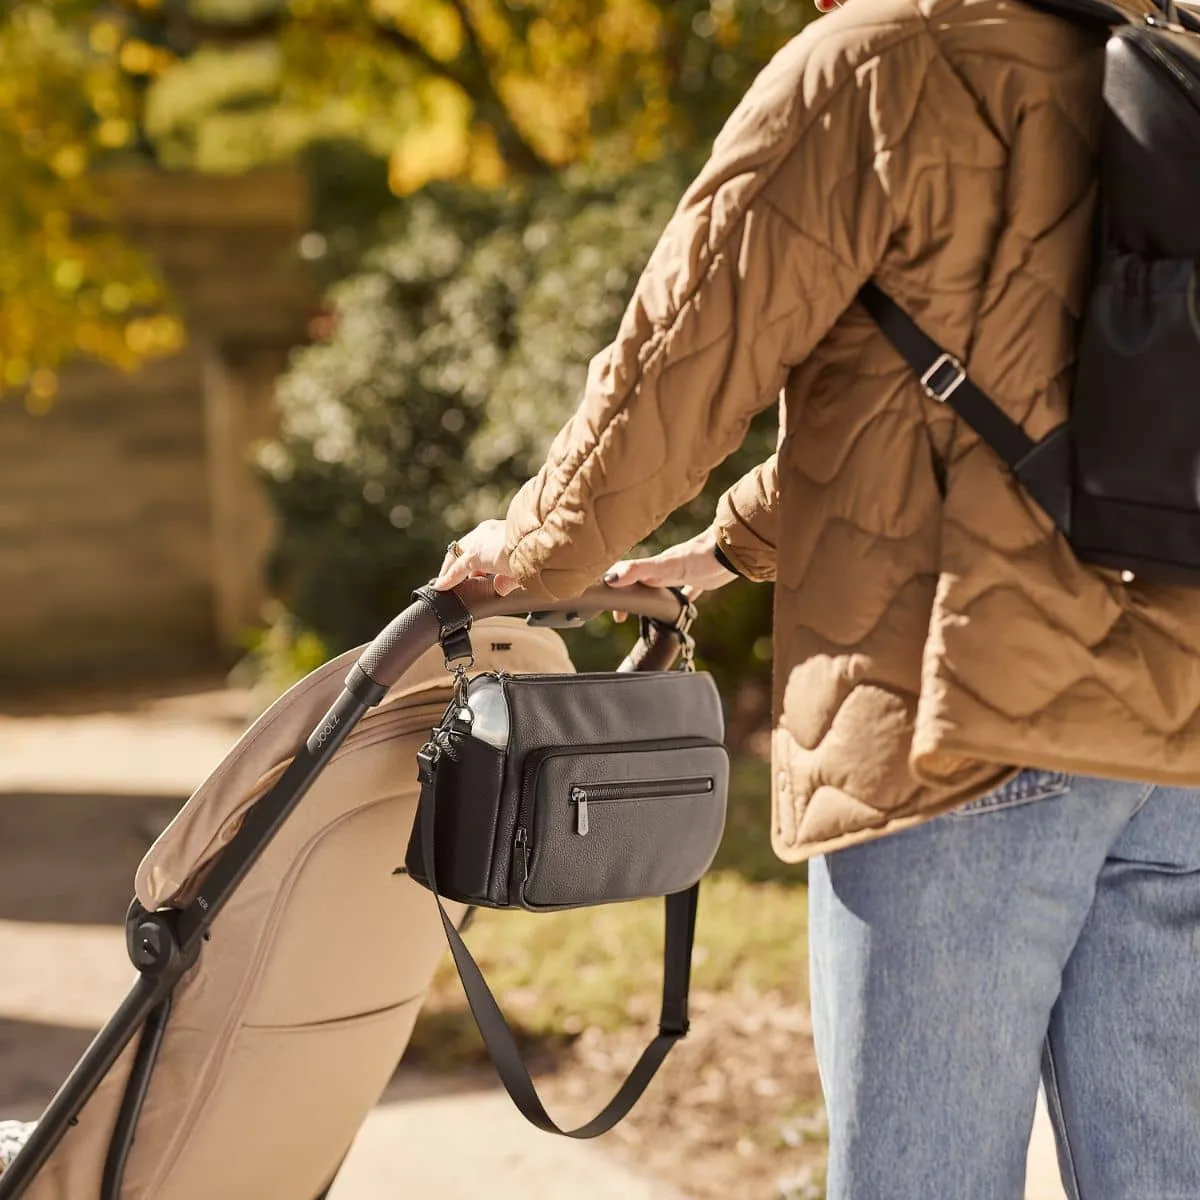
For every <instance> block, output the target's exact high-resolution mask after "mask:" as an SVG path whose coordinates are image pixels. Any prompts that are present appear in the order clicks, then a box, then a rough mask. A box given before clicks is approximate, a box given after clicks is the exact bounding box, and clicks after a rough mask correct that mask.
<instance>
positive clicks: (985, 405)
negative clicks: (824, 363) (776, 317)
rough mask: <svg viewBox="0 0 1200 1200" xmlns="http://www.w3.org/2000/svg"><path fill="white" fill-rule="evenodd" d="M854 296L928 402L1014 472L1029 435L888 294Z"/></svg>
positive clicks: (871, 290)
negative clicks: (957, 420)
mask: <svg viewBox="0 0 1200 1200" xmlns="http://www.w3.org/2000/svg"><path fill="white" fill-rule="evenodd" d="M858 298H859V300H860V301H861V303H862V306H863V307H864V308H865V309H866V310H867V312H869V313H870V314H871V316H872V317H874V318H875V322H876V324H877V325H878V326H879V328H880V329H881V330H882V331H883V334H884V337H886V338H887V340H888V341H889V342H891V343H892V345H893V346H894V347H895V348H896V350H897V352H898V353H899V355H900V357H901V358H903V359H904V361H905V362H906V363H908V365H909V366H910V367H912V369H913V370H914V371H915V372H916V374H917V376H918V377H919V378H920V380H921V387H922V389H923V390H924V392H925V395H927V396H928V397H929V398H930V399H931V400H936V401H937V402H938V403H939V404H949V405H950V407H951V408H952V409H954V411H955V412H956V413H958V415H959V416H960V417H962V419H963V420H964V421H966V423H967V424H968V425H970V426H971V428H972V429H974V430H975V432H976V433H977V434H979V436H980V437H981V438H983V440H984V441H985V442H987V444H988V445H989V446H991V448H992V449H993V450H995V452H996V453H997V454H998V455H1000V457H1001V458H1002V459H1004V461H1005V462H1006V463H1008V465H1009V466H1010V467H1012V468H1013V469H1014V470H1015V469H1016V467H1017V465H1018V464H1019V463H1020V462H1021V460H1022V459H1023V458H1024V457H1025V456H1026V455H1027V454H1028V453H1029V452H1030V451H1031V450H1032V449H1033V447H1034V442H1033V439H1032V438H1031V437H1029V435H1028V434H1026V432H1025V431H1024V430H1023V429H1022V428H1021V427H1020V425H1018V424H1017V423H1016V422H1015V421H1013V420H1011V419H1010V418H1009V417H1008V416H1007V414H1005V413H1004V411H1003V410H1002V409H1000V408H999V407H998V406H997V405H996V404H995V403H994V402H993V401H992V400H990V399H988V397H987V396H985V395H984V394H983V393H982V392H981V391H980V390H979V389H978V388H977V387H976V386H975V385H974V384H973V383H972V382H971V381H970V380H969V379H968V378H967V372H966V368H965V367H964V366H963V365H962V363H960V362H959V361H958V359H957V358H955V357H954V355H953V354H948V353H947V352H946V351H945V350H943V349H942V348H941V346H939V345H938V344H937V342H935V341H934V340H933V339H932V338H930V337H927V336H926V335H925V334H924V333H923V332H922V331H921V329H920V328H919V327H918V325H917V323H916V322H915V321H914V320H913V319H912V318H911V317H910V316H909V315H908V313H906V312H905V311H904V309H902V308H901V307H900V305H898V304H897V303H896V302H895V301H894V300H893V299H892V298H891V297H890V296H888V295H886V294H885V293H884V292H882V291H880V289H879V288H878V286H876V285H875V284H874V283H868V284H867V285H866V286H865V287H864V288H863V289H862V291H861V292H859V294H858Z"/></svg>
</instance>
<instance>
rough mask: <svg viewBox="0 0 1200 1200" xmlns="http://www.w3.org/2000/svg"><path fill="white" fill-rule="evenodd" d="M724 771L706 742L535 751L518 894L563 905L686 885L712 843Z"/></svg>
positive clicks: (717, 750)
mask: <svg viewBox="0 0 1200 1200" xmlns="http://www.w3.org/2000/svg"><path fill="white" fill-rule="evenodd" d="M728 772H729V768H728V758H727V756H726V753H725V748H724V747H723V746H718V745H712V744H702V745H684V746H680V745H669V746H655V747H650V748H644V749H637V748H633V747H627V746H625V747H620V748H619V749H617V748H614V749H612V750H608V751H585V752H580V750H579V749H578V748H570V749H567V748H561V749H551V750H548V751H545V752H543V753H541V754H539V755H538V756H537V760H536V761H535V762H533V763H531V764H530V765H529V768H528V769H527V778H526V786H525V792H526V796H527V797H528V799H529V801H530V803H529V804H528V806H527V811H526V814H525V821H524V826H523V827H524V829H525V830H526V833H525V837H526V839H527V842H528V845H527V847H522V848H521V850H520V852H519V853H518V861H517V870H518V879H519V880H520V882H521V883H522V884H523V886H522V889H521V896H522V902H523V903H524V904H525V905H526V907H529V908H571V907H576V906H581V905H587V904H601V903H605V902H607V901H611V900H632V899H637V898H640V897H644V896H665V895H669V894H671V893H672V892H678V891H683V890H684V889H686V888H689V887H691V885H692V884H693V883H695V882H696V881H697V880H698V879H699V878H700V876H701V875H703V874H704V872H705V871H706V870H707V869H708V866H709V864H710V863H711V862H712V859H713V856H714V855H715V854H716V851H717V846H718V845H719V844H720V840H721V834H722V832H723V830H724V827H725V793H726V789H727V783H728ZM526 849H527V851H528V869H527V870H525V869H524V862H523V859H524V854H525V850H526ZM522 875H523V876H524V878H523V879H521V876H522Z"/></svg>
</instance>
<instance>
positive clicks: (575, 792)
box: [571, 787, 588, 837]
mask: <svg viewBox="0 0 1200 1200" xmlns="http://www.w3.org/2000/svg"><path fill="white" fill-rule="evenodd" d="M571 799H572V800H574V801H575V832H576V833H577V834H579V836H580V837H587V834H588V798H587V792H585V791H584V790H583V788H580V787H577V788H572V789H571Z"/></svg>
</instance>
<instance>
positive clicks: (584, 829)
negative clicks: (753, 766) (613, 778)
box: [571, 775, 715, 837]
mask: <svg viewBox="0 0 1200 1200" xmlns="http://www.w3.org/2000/svg"><path fill="white" fill-rule="evenodd" d="M714 783H715V780H714V779H713V777H712V776H711V775H705V776H694V777H693V778H691V779H642V780H634V781H632V782H630V783H589V784H582V785H581V784H576V785H575V786H574V787H572V788H571V803H572V804H573V805H574V806H575V832H576V833H577V834H578V835H579V836H580V837H587V835H588V834H589V833H590V832H591V819H590V816H589V814H590V812H591V807H592V805H593V804H629V803H632V802H634V801H641V800H665V799H668V798H670V797H674V796H703V795H705V794H707V793H708V792H711V791H712V790H713V784H714Z"/></svg>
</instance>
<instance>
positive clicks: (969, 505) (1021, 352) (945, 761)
mask: <svg viewBox="0 0 1200 1200" xmlns="http://www.w3.org/2000/svg"><path fill="white" fill-rule="evenodd" d="M1101 73H1102V57H1101V46H1100V43H1099V41H1098V40H1097V39H1096V37H1095V36H1094V35H1092V34H1090V33H1085V32H1083V31H1082V30H1080V29H1078V28H1076V27H1074V26H1071V25H1069V24H1067V23H1065V22H1062V21H1059V20H1057V19H1055V18H1052V17H1048V16H1045V15H1043V14H1040V13H1038V12H1035V11H1034V10H1032V9H1030V8H1027V7H1025V6H1023V5H1022V4H1020V3H1017V2H1014V0H850V2H849V3H848V4H847V5H846V7H844V8H843V9H841V10H840V11H838V12H836V13H834V14H833V15H831V16H829V17H826V18H823V19H822V20H820V21H819V22H817V23H816V24H815V25H813V26H810V27H809V28H808V29H807V30H806V31H805V32H804V33H803V34H802V35H801V36H800V37H798V38H796V39H795V40H794V41H793V42H791V43H790V44H789V45H788V46H786V47H785V48H784V49H783V50H782V51H781V52H780V53H779V54H778V55H777V57H776V58H775V59H774V61H773V62H772V63H771V64H770V65H769V66H768V67H767V69H766V70H765V71H764V72H763V74H762V75H761V76H760V77H759V79H758V81H757V82H756V83H755V84H754V86H753V87H752V88H751V90H750V92H749V93H748V94H747V96H746V97H745V99H744V100H743V102H742V103H741V105H740V106H739V107H738V109H737V111H736V112H735V114H734V115H733V117H732V118H731V120H730V122H729V124H728V125H727V127H726V128H725V130H724V131H723V132H722V134H721V135H720V137H719V138H718V140H717V142H716V144H715V147H714V150H713V154H712V157H711V160H710V162H709V163H708V165H707V166H706V167H705V169H704V170H703V171H702V173H701V174H700V176H699V178H698V179H697V180H696V182H695V183H694V184H693V185H692V186H691V188H690V189H689V190H688V192H687V194H686V196H685V197H684V199H683V200H682V202H681V204H680V207H679V209H678V211H677V212H676V214H675V216H674V217H673V218H672V220H671V222H670V224H669V225H668V227H667V230H666V232H665V233H664V235H663V237H662V240H661V241H660V243H659V245H658V247H657V249H656V250H655V252H654V255H653V257H652V259H651V261H650V264H649V266H648V267H647V269H646V272H645V274H644V276H643V277H642V279H641V282H640V284H639V286H638V288H637V291H636V294H635V296H634V298H633V301H632V302H631V304H630V307H629V308H628V310H627V312H626V314H625V317H624V320H623V322H622V325H621V328H620V332H619V333H618V335H617V338H616V340H615V341H614V343H613V344H612V345H611V346H610V347H609V348H608V349H607V350H606V351H604V352H603V353H602V354H600V355H599V356H598V357H597V358H596V360H595V361H594V362H593V364H592V368H591V371H590V373H589V377H588V384H587V388H586V393H585V396H584V399H583V402H582V404H581V406H580V408H579V410H578V412H577V413H576V415H575V416H574V417H573V418H572V420H571V421H570V422H569V423H568V425H567V426H566V428H565V429H563V431H562V432H561V433H560V434H559V436H558V438H557V439H556V441H555V442H554V444H553V446H552V448H551V450H550V454H549V457H548V461H547V462H546V465H545V466H544V468H543V469H542V470H541V472H540V473H539V474H538V476H537V477H536V478H535V479H533V480H531V481H530V482H529V483H528V484H527V485H526V486H525V488H524V489H523V490H522V491H521V492H520V494H519V495H518V496H517V498H516V499H515V500H514V502H513V505H512V507H511V509H510V511H509V516H508V524H509V549H510V553H511V563H512V568H513V571H514V573H515V574H516V575H517V576H518V578H520V579H522V580H523V581H525V582H527V583H529V584H530V585H531V586H537V587H541V588H544V589H546V590H547V591H549V592H551V593H552V594H554V595H557V596H566V595H573V594H575V593H577V592H578V591H580V590H581V589H582V588H583V587H584V586H585V585H586V584H587V583H589V582H590V581H592V580H594V579H595V578H597V577H598V576H599V575H600V574H601V573H602V572H603V570H604V569H605V568H606V567H607V566H608V565H609V564H610V563H611V562H613V561H614V560H616V559H618V558H621V557H623V556H624V555H625V554H626V553H627V552H628V551H629V549H630V547H632V546H634V545H635V544H636V543H638V542H639V541H640V540H641V539H642V538H644V537H645V536H646V535H647V534H649V533H650V532H651V531H652V530H653V529H655V528H656V527H657V526H658V525H659V524H660V523H661V522H662V520H663V519H664V518H665V517H666V516H667V515H668V514H669V513H670V512H671V511H672V510H673V509H675V508H676V507H677V506H679V505H680V504H682V503H683V502H685V501H687V500H689V499H691V498H692V497H694V496H695V495H696V493H697V492H698V491H699V490H700V488H701V487H702V486H703V484H704V481H705V478H706V476H707V474H708V472H709V471H710V470H711V469H712V468H713V467H714V466H715V465H716V464H717V463H718V462H720V461H721V460H722V459H724V458H725V457H726V456H727V455H728V454H729V453H730V452H731V451H732V450H733V449H735V448H736V447H737V446H738V444H739V443H740V442H741V440H742V438H743V435H744V433H745V430H746V426H747V423H748V421H749V420H750V418H751V417H752V416H753V415H754V414H755V413H756V412H758V411H760V410H762V409H764V408H766V407H767V406H768V405H771V404H774V403H776V402H777V400H778V401H779V402H780V403H781V405H782V411H781V421H780V442H779V446H778V451H777V453H776V454H775V455H774V456H772V458H771V459H770V460H769V461H768V462H766V463H764V464H763V465H762V466H761V467H759V468H758V469H757V470H755V471H753V472H751V473H750V474H749V475H747V476H746V477H745V478H744V479H742V480H741V482H739V483H738V484H737V485H735V486H734V487H733V488H732V489H731V490H730V491H729V492H728V493H727V494H726V495H725V496H724V497H723V498H722V500H721V502H720V505H719V509H718V513H717V519H716V530H717V536H718V538H719V542H720V545H721V546H722V548H723V549H724V551H725V552H726V554H727V555H728V556H729V558H730V559H731V561H733V562H734V563H735V565H737V566H738V567H739V568H740V569H741V570H742V571H743V572H744V573H745V574H746V575H748V576H750V577H751V578H753V579H756V580H769V579H774V580H775V581H776V611H775V714H776V717H775V719H776V728H775V733H774V743H773V752H774V762H775V781H776V782H775V791H774V821H773V841H774V845H775V849H776V851H777V852H778V853H779V854H780V855H781V856H782V857H783V858H785V859H789V860H799V859H803V858H805V857H807V856H809V855H811V854H813V853H816V852H819V851H824V850H830V849H835V848H837V847H840V846H845V845H848V844H851V843H853V842H857V841H863V840H866V839H868V838H871V837H874V836H878V835H879V834H882V833H886V832H889V831H892V830H896V829H899V828H902V827H905V826H907V825H911V824H913V823H915V822H917V821H920V820H923V819H926V818H927V817H929V816H931V815H934V814H936V813H938V812H942V811H944V810H946V809H948V808H950V807H953V806H955V805H957V804H960V803H962V802H963V801H965V800H967V799H970V798H972V797H973V796H975V795H978V794H980V793H981V792H983V791H985V790H987V789H988V788H990V787H992V786H994V785H995V784H997V783H999V782H1000V781H1001V780H1002V779H1004V778H1005V777H1007V776H1008V775H1009V774H1011V773H1012V771H1013V770H1014V768H1015V767H1017V766H1035V767H1042V768H1047V769H1056V770H1064V771H1069V772H1076V773H1084V774H1102V775H1110V776H1117V777H1127V778H1135V779H1140V780H1147V781H1160V782H1169V783H1181V784H1182V783H1186V784H1196V783H1200V716H1198V713H1200V590H1187V589H1184V588H1178V587H1167V586H1152V585H1150V584H1144V585H1143V584H1141V583H1138V582H1134V583H1133V584H1132V585H1130V586H1126V585H1124V584H1123V583H1122V581H1121V580H1120V578H1119V577H1117V576H1116V575H1114V574H1112V573H1108V572H1102V571H1097V570H1092V569H1088V568H1085V567H1083V566H1081V565H1080V564H1079V563H1078V562H1077V561H1076V559H1075V558H1074V557H1073V555H1072V553H1071V551H1070V549H1069V548H1068V546H1067V545H1066V543H1065V542H1064V541H1063V539H1062V538H1061V537H1060V536H1059V535H1058V534H1057V533H1056V532H1055V531H1054V529H1053V528H1052V526H1051V525H1050V523H1049V521H1048V520H1047V519H1046V518H1045V517H1044V516H1043V515H1042V514H1041V513H1040V512H1039V511H1038V510H1037V509H1036V508H1035V507H1034V506H1033V504H1032V502H1031V501H1029V500H1028V499H1027V498H1026V497H1025V496H1024V495H1023V494H1022V493H1021V492H1020V491H1019V490H1018V489H1017V488H1016V487H1015V486H1014V485H1013V484H1012V483H1011V482H1010V480H1009V478H1008V477H1007V476H1006V474H1005V473H1004V471H1003V469H1002V468H1001V466H1000V464H999V462H998V460H997V459H996V458H995V456H994V455H993V454H992V452H991V451H990V450H989V449H988V448H987V447H986V446H984V445H983V444H982V443H980V442H979V440H978V438H976V437H975V436H974V435H973V434H972V433H971V431H970V430H969V429H967V428H965V427H964V426H963V424H962V423H961V422H959V421H957V420H956V419H955V418H954V415H953V413H952V412H950V411H949V410H948V409H945V408H941V407H939V406H938V405H937V404H935V403H934V402H932V401H929V400H927V399H926V398H925V397H924V396H923V393H922V392H921V390H920V388H919V387H918V385H917V384H916V382H915V380H914V378H913V375H912V373H911V372H910V371H909V370H908V369H907V367H906V366H905V365H904V364H903V363H902V361H901V360H900V359H899V358H898V356H897V355H896V354H895V352H894V351H893V350H892V349H891V347H890V346H889V345H888V344H887V343H886V342H885V341H884V339H883V337H882V335H881V334H880V333H879V332H878V330H877V329H876V327H875V326H874V324H873V323H872V322H871V320H870V318H869V317H868V316H867V315H866V313H865V312H864V311H863V310H862V309H861V308H860V307H859V306H858V305H857V304H856V303H855V296H856V294H857V292H858V290H859V288H860V287H861V286H862V284H863V283H864V282H865V281H866V280H868V279H869V278H872V277H874V278H875V279H877V280H878V281H879V283H880V284H881V286H882V287H883V288H884V290H886V291H888V292H889V293H890V294H891V295H892V296H893V297H894V298H895V299H896V300H897V301H898V302H899V303H901V304H902V306H903V307H904V308H905V309H906V310H907V311H908V312H909V313H910V315H912V316H913V317H914V318H915V319H916V320H917V321H918V322H919V323H920V324H921V325H922V326H923V327H924V328H925V330H926V332H928V333H929V334H930V335H931V336H933V337H934V338H935V339H936V340H937V341H938V342H940V343H941V344H942V345H943V346H944V347H945V348H946V349H948V350H950V351H952V352H953V353H954V354H956V355H957V356H959V357H960V358H961V359H962V360H963V361H964V362H965V363H966V364H967V366H968V369H969V371H970V373H971V376H972V378H973V379H974V380H975V381H976V383H978V384H979V385H980V386H981V387H982V388H983V389H984V390H985V391H986V392H988V393H989V394H990V395H991V396H992V398H993V399H994V400H996V401H997V402H998V403H999V404H1001V405H1002V406H1003V407H1004V408H1005V409H1006V411H1007V412H1008V413H1009V414H1010V415H1011V416H1012V417H1013V418H1014V419H1016V420H1019V421H1021V422H1023V424H1024V427H1025V429H1026V430H1027V431H1028V432H1029V433H1030V434H1031V435H1032V436H1034V437H1040V436H1041V435H1042V434H1044V433H1045V432H1046V431H1047V430H1048V429H1050V428H1051V427H1052V426H1054V425H1055V424H1057V423H1058V422H1060V421H1061V420H1063V418H1064V415H1065V413H1066V406H1067V398H1068V387H1069V383H1070V378H1071V373H1072V365H1073V345H1074V337H1075V329H1076V318H1077V317H1078V315H1079V312H1080V307H1081V301H1082V293H1083V286H1084V278H1083V276H1084V268H1085V264H1086V257H1087V254H1086V251H1087V244H1088V238H1089V230H1090V226H1091V219H1092V214H1093V208H1094V199H1095V196H1094V192H1095V186H1094V175H1093V170H1094V166H1093V155H1094V150H1095V146H1096V141H1097V134H1098V129H1099V118H1100V99H1099V96H1100V91H1099V89H1100V81H1101ZM939 476H942V477H944V487H945V496H944V498H943V497H942V495H941V494H940V493H939V484H938V478H939Z"/></svg>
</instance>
